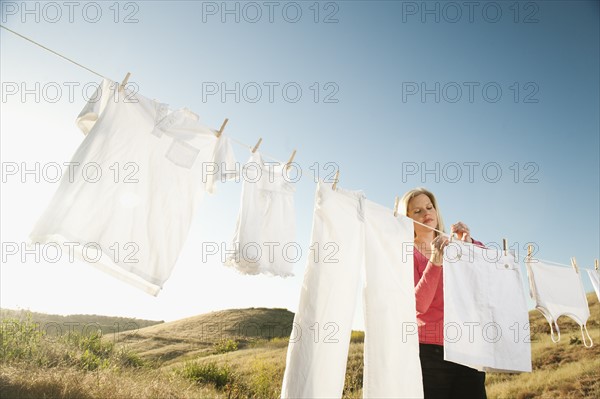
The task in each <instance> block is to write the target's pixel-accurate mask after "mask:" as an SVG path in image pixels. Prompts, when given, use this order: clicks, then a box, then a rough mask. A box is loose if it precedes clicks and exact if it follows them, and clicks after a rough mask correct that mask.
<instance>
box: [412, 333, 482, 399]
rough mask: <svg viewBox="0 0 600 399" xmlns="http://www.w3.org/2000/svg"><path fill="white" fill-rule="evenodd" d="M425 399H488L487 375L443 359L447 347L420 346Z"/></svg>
mask: <svg viewBox="0 0 600 399" xmlns="http://www.w3.org/2000/svg"><path fill="white" fill-rule="evenodd" d="M419 350H420V353H419V356H420V358H421V369H422V370H423V389H424V391H425V399H439V398H448V399H454V398H459V399H463V398H464V399H471V398H477V399H486V398H487V396H486V393H485V373H482V372H480V371H477V370H475V369H472V368H470V367H466V366H463V365H461V364H456V363H452V362H447V361H445V360H444V347H443V346H440V345H430V344H419Z"/></svg>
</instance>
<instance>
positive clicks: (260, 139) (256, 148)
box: [226, 119, 262, 154]
mask: <svg viewBox="0 0 600 399" xmlns="http://www.w3.org/2000/svg"><path fill="white" fill-rule="evenodd" d="M226 120H227V119H226ZM260 143H262V137H260V138H259V139H258V143H256V145H255V146H254V148H253V149H252V153H253V154H254V153H255V152H256V150H258V147H259V146H260Z"/></svg>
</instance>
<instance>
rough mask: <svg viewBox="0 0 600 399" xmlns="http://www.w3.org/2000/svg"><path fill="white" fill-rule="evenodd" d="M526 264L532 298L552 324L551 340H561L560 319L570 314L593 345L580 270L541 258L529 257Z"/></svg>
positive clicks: (588, 310)
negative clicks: (557, 264)
mask: <svg viewBox="0 0 600 399" xmlns="http://www.w3.org/2000/svg"><path fill="white" fill-rule="evenodd" d="M526 265H527V274H528V275H529V292H530V295H531V298H532V299H534V300H535V308H536V309H538V310H539V311H540V312H541V313H542V314H543V315H544V317H545V318H546V320H547V321H548V324H550V334H551V338H552V341H553V342H558V341H560V329H559V328H558V324H557V320H558V318H559V317H560V316H568V317H570V318H571V319H573V320H574V321H575V322H576V323H577V324H579V327H580V329H581V336H582V338H583V343H584V345H585V346H587V347H591V346H592V345H593V342H592V338H591V337H590V335H589V333H588V331H587V326H586V323H587V319H588V318H589V317H590V309H589V306H588V302H587V298H586V296H585V290H584V289H583V284H582V282H581V278H580V277H579V273H577V272H576V271H575V270H574V269H573V268H572V267H564V266H555V265H550V264H548V263H546V262H543V261H540V260H538V259H528V260H527V261H526ZM555 329H556V334H557V336H556V337H555V332H554V330H555ZM584 330H585V333H584ZM586 335H587V338H588V339H589V342H590V344H589V345H588V343H587V339H586Z"/></svg>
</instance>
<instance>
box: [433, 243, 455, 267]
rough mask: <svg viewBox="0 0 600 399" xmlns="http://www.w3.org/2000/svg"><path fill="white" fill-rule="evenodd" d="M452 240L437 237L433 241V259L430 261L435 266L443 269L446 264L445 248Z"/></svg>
mask: <svg viewBox="0 0 600 399" xmlns="http://www.w3.org/2000/svg"><path fill="white" fill-rule="evenodd" d="M449 242H450V240H449V239H448V237H445V236H441V235H439V236H437V237H435V238H434V239H433V241H431V258H429V261H430V262H431V263H433V265H434V266H439V267H441V266H442V264H443V263H444V248H445V247H446V245H448V243H449Z"/></svg>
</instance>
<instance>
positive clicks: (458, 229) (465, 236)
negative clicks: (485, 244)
mask: <svg viewBox="0 0 600 399" xmlns="http://www.w3.org/2000/svg"><path fill="white" fill-rule="evenodd" d="M450 231H451V232H452V233H456V234H457V235H458V239H459V240H461V241H465V242H469V243H472V242H473V239H472V238H471V232H470V231H469V228H468V227H467V225H466V224H464V223H463V222H458V223H456V224H453V225H452V226H450Z"/></svg>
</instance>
